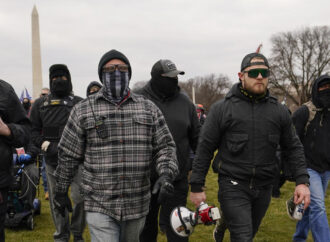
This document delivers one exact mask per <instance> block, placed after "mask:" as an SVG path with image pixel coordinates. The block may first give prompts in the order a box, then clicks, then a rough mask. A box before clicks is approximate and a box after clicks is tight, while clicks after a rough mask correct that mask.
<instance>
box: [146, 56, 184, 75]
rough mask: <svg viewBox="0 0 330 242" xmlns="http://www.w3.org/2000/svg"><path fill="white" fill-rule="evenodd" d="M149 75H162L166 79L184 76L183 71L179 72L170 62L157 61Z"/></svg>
mask: <svg viewBox="0 0 330 242" xmlns="http://www.w3.org/2000/svg"><path fill="white" fill-rule="evenodd" d="M151 75H162V76H166V77H176V76H177V75H184V71H180V70H178V69H177V68H176V66H175V64H174V63H173V62H172V61H171V60H164V59H163V60H159V61H157V62H156V63H155V64H154V65H153V67H152V69H151Z"/></svg>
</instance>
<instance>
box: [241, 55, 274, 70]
mask: <svg viewBox="0 0 330 242" xmlns="http://www.w3.org/2000/svg"><path fill="white" fill-rule="evenodd" d="M253 58H260V59H263V60H264V61H263V62H252V63H251V60H252V59H253ZM256 65H265V66H267V67H268V68H269V64H268V60H267V58H266V57H265V56H264V55H263V54H260V53H250V54H248V55H246V56H245V57H244V58H243V60H242V64H241V71H243V70H244V69H246V68H247V67H249V66H256Z"/></svg>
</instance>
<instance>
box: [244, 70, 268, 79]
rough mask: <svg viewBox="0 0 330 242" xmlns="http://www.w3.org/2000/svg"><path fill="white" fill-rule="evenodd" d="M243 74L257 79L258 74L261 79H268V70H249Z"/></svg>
mask: <svg viewBox="0 0 330 242" xmlns="http://www.w3.org/2000/svg"><path fill="white" fill-rule="evenodd" d="M244 73H247V74H248V76H249V77H251V78H257V77H258V76H259V73H260V74H261V76H262V77H263V78H266V77H269V75H270V71H269V69H251V70H249V71H244Z"/></svg>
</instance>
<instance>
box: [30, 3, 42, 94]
mask: <svg viewBox="0 0 330 242" xmlns="http://www.w3.org/2000/svg"><path fill="white" fill-rule="evenodd" d="M31 19H32V21H31V22H32V86H33V87H32V89H33V98H37V97H39V95H40V92H41V88H42V71H41V52H40V33H39V15H38V11H37V8H36V6H35V5H34V7H33V10H32V16H31Z"/></svg>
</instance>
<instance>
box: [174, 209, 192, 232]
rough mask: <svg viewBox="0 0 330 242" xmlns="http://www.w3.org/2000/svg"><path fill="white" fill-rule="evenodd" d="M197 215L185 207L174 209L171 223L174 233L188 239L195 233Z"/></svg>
mask: <svg viewBox="0 0 330 242" xmlns="http://www.w3.org/2000/svg"><path fill="white" fill-rule="evenodd" d="M195 217H196V216H195V213H194V212H192V211H190V210H189V209H188V208H185V207H177V208H175V209H173V211H172V213H171V216H170V221H171V227H172V228H173V231H174V232H175V233H176V234H177V235H179V236H181V237H188V236H189V235H191V234H192V232H193V231H194V226H195V225H196V224H197V219H196V218H195Z"/></svg>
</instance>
